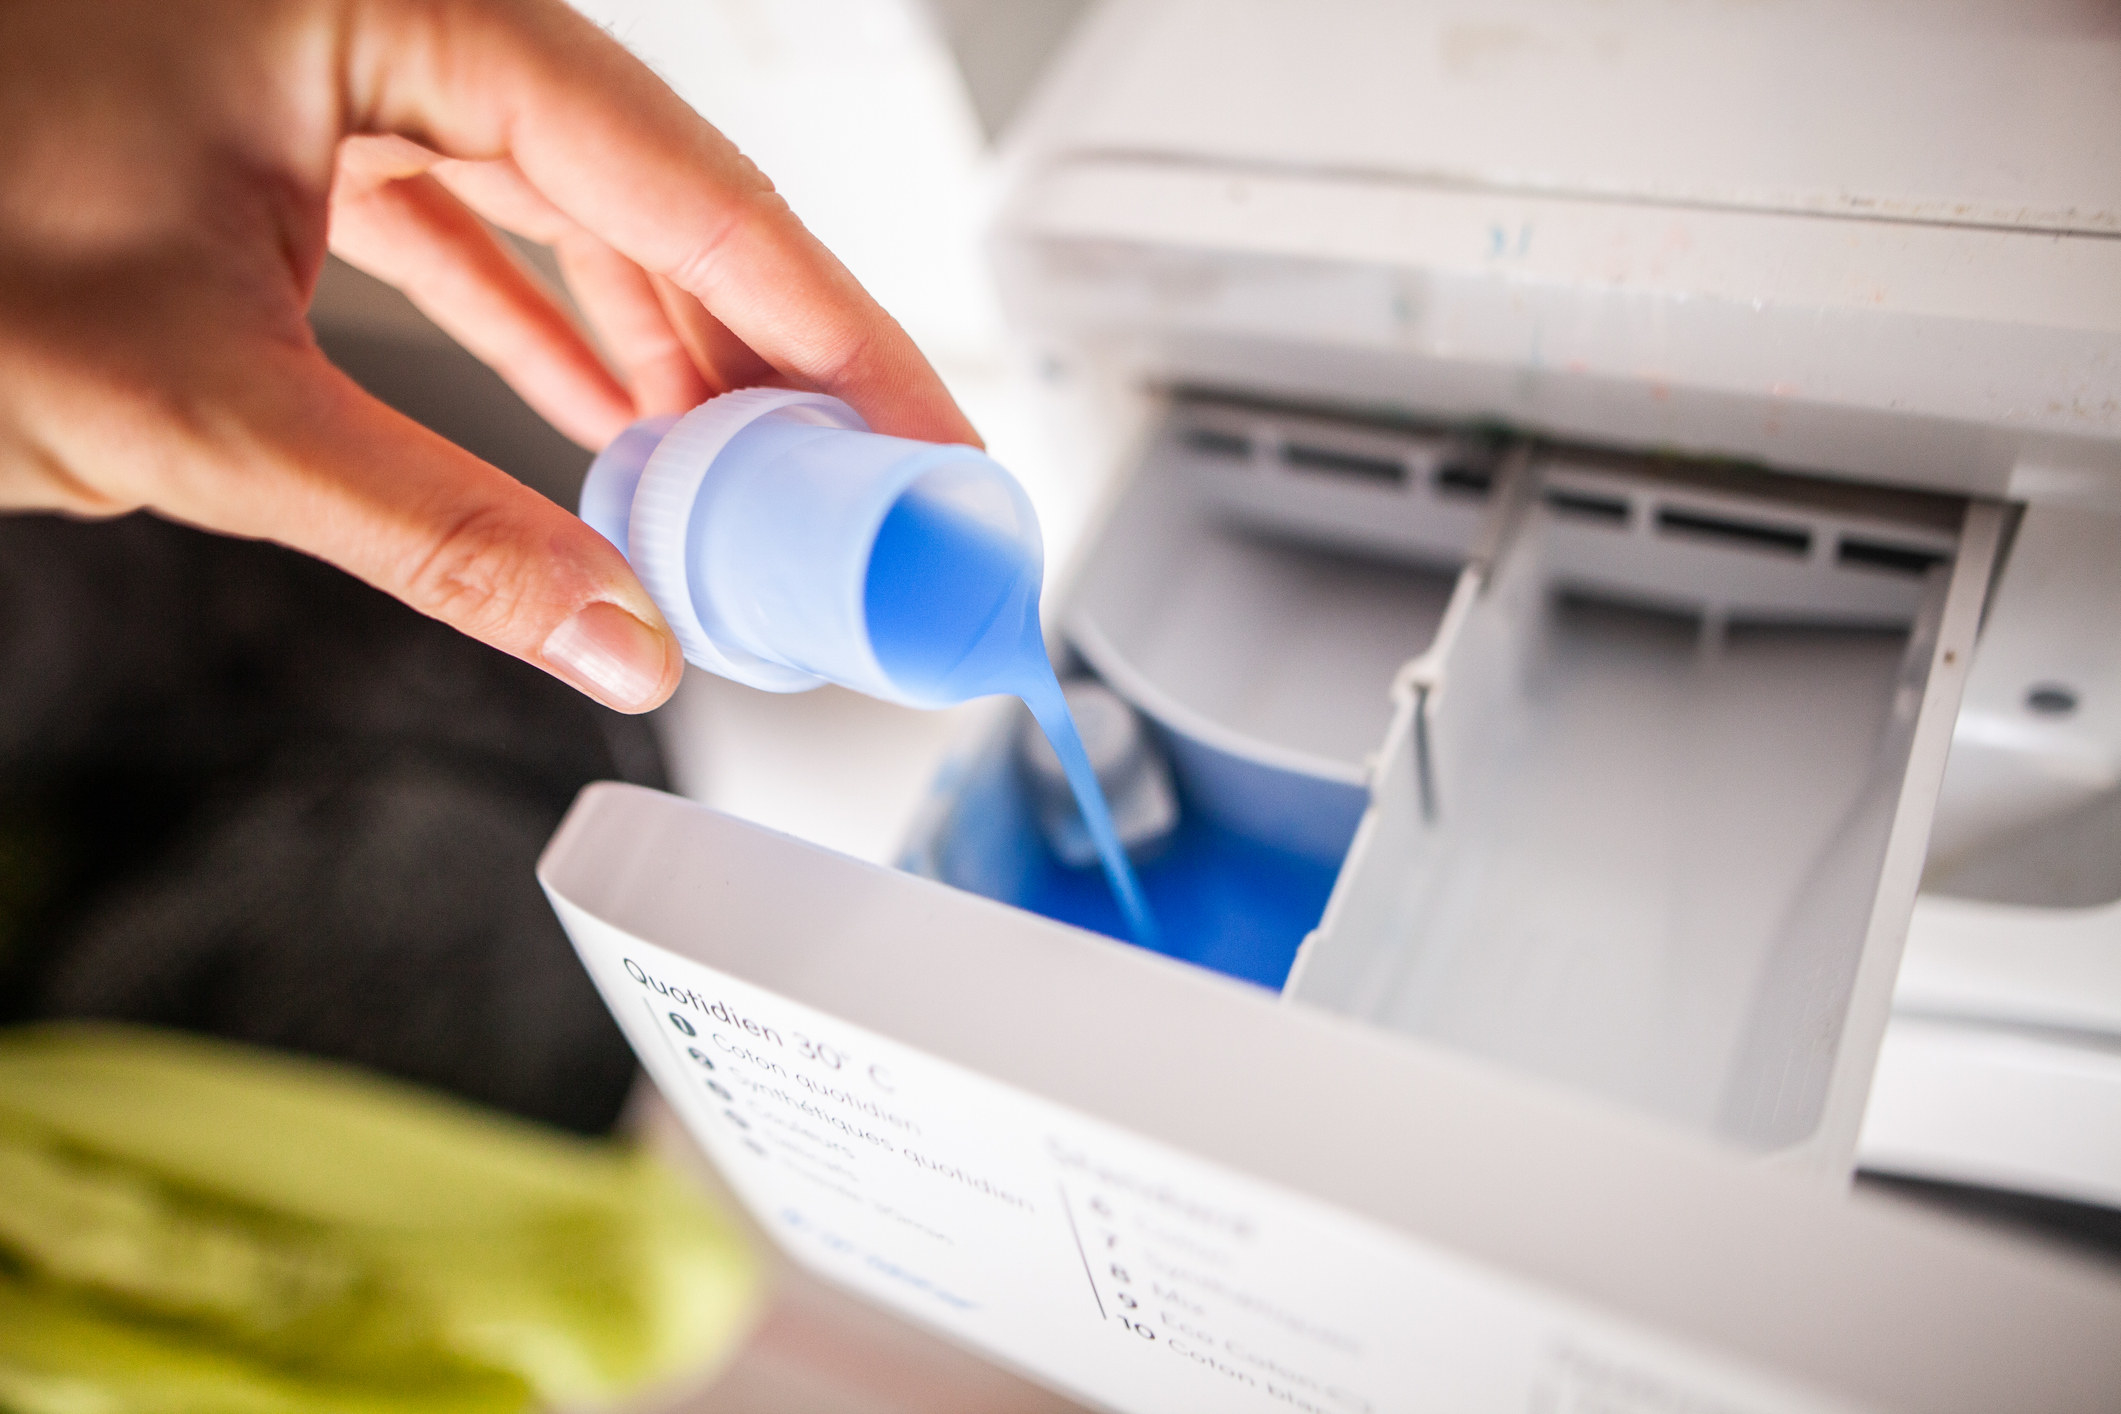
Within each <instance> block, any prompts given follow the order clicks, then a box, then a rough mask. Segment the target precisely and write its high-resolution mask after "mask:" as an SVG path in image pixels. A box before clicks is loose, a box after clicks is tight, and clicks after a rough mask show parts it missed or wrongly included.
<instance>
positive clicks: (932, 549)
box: [863, 488, 1157, 947]
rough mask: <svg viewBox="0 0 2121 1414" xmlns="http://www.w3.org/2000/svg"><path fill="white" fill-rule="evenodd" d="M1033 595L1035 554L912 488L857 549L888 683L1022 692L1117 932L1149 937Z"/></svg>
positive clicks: (1148, 940) (919, 692)
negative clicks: (1100, 877) (1086, 842)
mask: <svg viewBox="0 0 2121 1414" xmlns="http://www.w3.org/2000/svg"><path fill="white" fill-rule="evenodd" d="M1038 595H1039V572H1038V566H1036V565H1034V564H1030V563H1027V562H1026V560H1025V557H1024V556H1023V554H1022V553H1021V552H1020V551H1019V549H1018V548H1017V546H1016V545H1015V544H1014V543H1012V542H1011V541H1010V540H1008V539H1006V538H1004V537H1002V536H1000V535H997V534H995V533H994V532H993V531H992V530H990V529H988V528H987V527H986V526H983V525H981V524H980V523H979V522H978V521H976V520H974V519H972V518H971V517H969V516H967V515H964V514H963V513H961V512H959V511H956V510H953V509H952V508H951V507H949V506H948V505H945V504H943V503H942V502H941V501H939V500H937V499H935V498H933V497H930V496H924V495H922V494H921V493H920V492H919V490H918V489H917V488H916V489H915V490H913V491H909V492H908V493H907V494H906V495H904V496H901V497H900V498H899V500H898V503H897V504H896V505H894V506H893V507H892V508H891V511H890V513H889V514H888V515H886V516H885V517H884V523H883V525H882V526H881V527H880V528H879V529H878V531H877V536H876V544H875V547H874V548H873V549H872V550H871V551H870V553H869V571H868V576H867V579H866V581H865V583H864V585H863V601H864V602H863V609H864V614H865V617H866V619H867V622H868V628H869V643H870V647H871V648H872V649H873V650H874V652H875V653H876V660H877V663H878V664H879V665H880V666H881V667H882V668H883V669H884V671H885V672H886V673H888V674H889V675H890V676H891V680H892V681H893V682H894V683H896V684H898V686H899V687H900V688H902V689H904V690H905V691H906V692H907V693H908V694H909V695H912V696H915V697H920V698H923V699H926V700H928V701H931V702H933V703H935V704H936V705H943V704H946V703H951V702H963V701H965V700H967V699H969V698H974V697H985V696H988V695H989V694H992V693H1000V692H1006V693H1009V694H1010V695H1012V696H1015V697H1019V698H1022V699H1023V703H1024V705H1025V706H1026V707H1028V708H1030V709H1031V716H1032V718H1033V719H1034V720H1035V721H1037V723H1038V725H1039V729H1040V730H1041V731H1043V732H1045V734H1046V740H1048V741H1050V742H1051V743H1053V752H1054V754H1055V755H1056V756H1058V757H1059V758H1060V762H1061V769H1062V771H1063V772H1064V773H1065V774H1066V776H1067V778H1068V785H1069V787H1070V788H1071V789H1072V790H1073V791H1074V792H1075V801H1076V805H1077V807H1078V808H1079V809H1081V811H1082V812H1083V824H1084V825H1085V827H1087V829H1088V830H1089V832H1090V839H1091V841H1092V842H1093V843H1094V844H1095V845H1096V846H1097V856H1098V860H1099V862H1100V863H1101V864H1102V865H1103V866H1104V871H1105V878H1106V879H1107V880H1108V881H1109V882H1110V883H1111V885H1112V893H1113V896H1114V898H1115V899H1116V900H1117V901H1118V903H1119V908H1120V912H1121V914H1122V915H1123V916H1124V917H1125V918H1126V920H1127V931H1128V933H1129V934H1130V935H1131V936H1132V937H1133V938H1134V940H1135V941H1136V942H1138V943H1141V944H1143V945H1144V946H1148V947H1154V946H1155V945H1156V942H1157V935H1156V925H1155V922H1154V920H1153V919H1151V918H1150V916H1149V907H1148V904H1147V903H1146V902H1145V901H1144V900H1143V898H1142V891H1141V884H1140V882H1139V881H1138V880H1137V879H1136V878H1135V875H1134V866H1133V865H1132V864H1131V863H1129V862H1128V859H1127V852H1126V850H1125V849H1124V848H1122V847H1121V845H1120V842H1119V834H1118V832H1117V831H1116V830H1115V829H1113V826H1112V811H1111V808H1110V807H1109V806H1108V805H1107V804H1106V803H1105V793H1104V791H1103V790H1102V789H1101V788H1100V787H1099V786H1098V783H1097V773H1096V772H1095V771H1093V770H1092V769H1091V767H1090V757H1089V755H1088V753H1086V752H1085V751H1084V750H1083V740H1082V736H1081V734H1080V733H1078V732H1077V731H1076V729H1075V719H1074V717H1073V716H1071V715H1070V714H1069V712H1068V700H1067V698H1066V697H1065V696H1063V695H1062V693H1061V686H1060V680H1059V678H1058V677H1056V676H1055V675H1054V672H1053V663H1052V661H1051V660H1050V659H1048V658H1047V656H1046V642H1045V638H1044V636H1043V635H1042V634H1041V633H1040V631H1039V622H1038Z"/></svg>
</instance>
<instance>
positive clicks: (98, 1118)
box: [0, 1025, 754, 1414]
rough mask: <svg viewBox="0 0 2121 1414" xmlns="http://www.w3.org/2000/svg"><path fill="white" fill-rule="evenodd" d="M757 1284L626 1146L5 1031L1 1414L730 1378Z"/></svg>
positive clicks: (239, 1069) (582, 1388) (483, 1405)
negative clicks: (702, 1374)
mask: <svg viewBox="0 0 2121 1414" xmlns="http://www.w3.org/2000/svg"><path fill="white" fill-rule="evenodd" d="M753 1276H754V1274H753V1267H752V1264H751V1261H750V1259H749V1257H748V1255H747V1253H746V1251H745V1249H744V1248H743V1246H742V1244H741V1242H740V1240H739V1239H738V1238H737V1237H736V1236H735V1235H734V1234H733V1233H732V1232H731V1231H730V1230H729V1229H728V1227H727V1226H726V1225H724V1224H723V1223H722V1222H721V1221H720V1220H719V1219H718V1218H717V1217H716V1216H715V1215H714V1213H713V1212H712V1211H711V1210H710V1209H708V1208H706V1207H705V1206H704V1205H703V1204H702V1202H701V1200H700V1199H699V1198H698V1197H697V1196H695V1195H694V1194H693V1193H692V1192H691V1191H689V1190H688V1189H687V1188H686V1187H685V1185H684V1184H683V1183H682V1181H681V1180H679V1179H678V1178H677V1177H675V1176H674V1175H672V1174H671V1173H670V1172H669V1171H667V1170H666V1169H664V1168H663V1167H662V1166H661V1165H660V1164H658V1163H656V1162H655V1161H654V1160H652V1159H651V1158H649V1157H647V1156H646V1155H644V1154H641V1153H639V1152H636V1151H634V1150H631V1149H629V1148H626V1147H623V1146H619V1145H614V1144H606V1143H597V1142H592V1141H588V1140H581V1139H576V1138H573V1137H571V1136H567V1135H562V1134H558V1133H554V1132H550V1131H547V1130H544V1129H540V1128H537V1127H535V1126H532V1125H528V1124H524V1123H521V1122H517V1121H514V1120H510V1119H507V1118H504V1117H501V1116H497V1115H493V1114H491V1113H488V1112H486V1111H482V1110H476V1109H473V1108H471V1107H469V1106H465V1105H462V1104H459V1103H456V1102H454V1101H451V1100H447V1099H444V1098H441V1097H438V1096H435V1095H432V1094H429V1093H426V1092H423V1091H418V1090H414V1089H412V1088H410V1087H408V1086H403V1085H399V1084H396V1083H394V1082H390V1081H385V1080H381V1079H377V1078H374V1077H371V1076H368V1075H365V1074H362V1073H359V1072H354V1071H350V1070H347V1069H344V1068H340V1067H334V1066H328V1065H324V1064H320V1063H316V1062H310V1061H303V1060H298V1059H293V1058H290V1057H286V1056H280V1055H274V1054H269V1053H265V1052H260V1051H254V1050H250V1049H247V1048H242V1047H237V1046H231V1045H227V1044H223V1043H219V1042H209V1041H202V1040H199V1039H196V1038H191V1037H182V1036H175V1035H170V1034H166V1033H160V1032H151V1031H144V1030H138V1029H130V1028H121V1027H108V1026H82V1025H67V1026H38V1027H25V1028H20V1029H15V1030H9V1031H0V1409H4V1410H10V1411H20V1414H188V1411H194V1410H198V1411H204V1410H214V1411H229V1412H230V1414H250V1411H258V1414H281V1411H287V1414H295V1411H303V1412H304V1414H309V1412H310V1411H314V1414H337V1411H347V1414H354V1411H368V1410H383V1409H394V1410H412V1411H428V1410H432V1411H436V1414H442V1411H449V1412H450V1414H455V1411H465V1414H474V1411H476V1414H485V1411H505V1410H517V1409H523V1408H525V1407H529V1406H533V1405H537V1404H540V1403H551V1402H567V1403H570V1404H579V1403H585V1402H594V1401H597V1400H602V1399H609V1398H612V1397H616V1396H619V1395H622V1394H625V1393H627V1392H630V1391H631V1390H633V1389H636V1388H638V1387H640V1386H641V1385H643V1384H646V1383H649V1382H652V1381H655V1380H657V1379H660V1378H666V1377H669V1376H672V1375H675V1374H677V1373H680V1372H683V1371H686V1370H688V1369H694V1368H697V1367H699V1366H702V1365H705V1364H707V1363H709V1362H711V1361H713V1360H714V1359H715V1358H716V1357H717V1356H718V1355H720V1354H721V1353H722V1352H723V1351H725V1350H726V1349H727V1347H728V1345H729V1343H730V1342H731V1341H732V1340H733V1339H734V1337H735V1335H736V1333H737V1332H738V1331H739V1330H740V1329H741V1327H742V1325H743V1323H744V1321H745V1318H746V1316H747V1314H748V1313H749V1311H750V1308H751V1297H752V1293H753V1287H754V1279H753Z"/></svg>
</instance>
